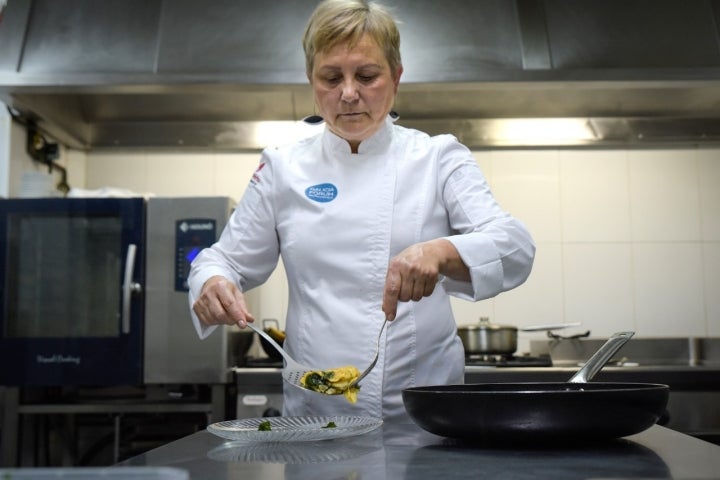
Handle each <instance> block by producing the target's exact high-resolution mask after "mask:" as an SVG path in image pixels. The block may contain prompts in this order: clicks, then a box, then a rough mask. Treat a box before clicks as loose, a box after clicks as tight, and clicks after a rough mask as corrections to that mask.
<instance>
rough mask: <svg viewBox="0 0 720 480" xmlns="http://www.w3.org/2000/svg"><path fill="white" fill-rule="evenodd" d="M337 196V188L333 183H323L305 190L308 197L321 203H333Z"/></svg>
mask: <svg viewBox="0 0 720 480" xmlns="http://www.w3.org/2000/svg"><path fill="white" fill-rule="evenodd" d="M337 194H338V190H337V187H336V186H335V185H333V184H332V183H321V184H319V185H313V186H312V187H308V188H306V189H305V196H306V197H308V198H309V199H310V200H314V201H316V202H320V203H327V202H332V201H333V200H335V197H337Z"/></svg>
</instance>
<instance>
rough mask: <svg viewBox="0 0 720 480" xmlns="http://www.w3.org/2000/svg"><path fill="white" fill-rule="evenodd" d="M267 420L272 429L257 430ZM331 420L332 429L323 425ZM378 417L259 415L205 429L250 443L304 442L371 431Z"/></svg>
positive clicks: (379, 422) (377, 424)
mask: <svg viewBox="0 0 720 480" xmlns="http://www.w3.org/2000/svg"><path fill="white" fill-rule="evenodd" d="M265 421H269V422H270V426H271V428H272V430H270V431H260V430H258V427H259V426H260V423H262V422H265ZM329 422H335V425H336V427H335V428H323V427H325V426H326V425H327V424H328V423H329ZM382 423H383V422H382V420H381V419H379V418H372V417H353V416H330V417H321V416H315V417H262V418H243V419H240V420H228V421H225V422H218V423H213V424H212V425H209V426H208V427H207V430H208V431H209V432H210V433H212V434H214V435H217V436H218V437H223V438H229V439H230V440H246V441H250V442H307V441H311V440H329V439H331V438H343V437H351V436H354V435H362V434H363V433H367V432H370V431H372V430H375V429H376V428H378V427H379V426H380V425H382Z"/></svg>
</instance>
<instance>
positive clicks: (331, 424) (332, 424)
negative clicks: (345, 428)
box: [322, 422, 337, 428]
mask: <svg viewBox="0 0 720 480" xmlns="http://www.w3.org/2000/svg"><path fill="white" fill-rule="evenodd" d="M322 428H337V425H335V422H328V424H327V425H325V426H324V427H322Z"/></svg>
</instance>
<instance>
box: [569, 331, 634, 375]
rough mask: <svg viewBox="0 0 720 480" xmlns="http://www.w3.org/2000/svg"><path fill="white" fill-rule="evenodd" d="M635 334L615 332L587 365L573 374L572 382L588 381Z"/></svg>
mask: <svg viewBox="0 0 720 480" xmlns="http://www.w3.org/2000/svg"><path fill="white" fill-rule="evenodd" d="M633 335H635V332H618V333H615V334H613V335H612V336H611V337H610V338H609V339H608V341H607V342H605V344H604V345H603V346H602V347H600V350H598V351H597V352H595V354H594V355H593V356H592V357H590V359H589V360H588V361H587V362H586V363H585V365H584V366H583V367H582V368H581V369H580V370H578V372H577V373H576V374H575V375H573V376H572V378H571V379H570V380H568V382H570V383H587V382H589V381H590V380H592V378H593V377H594V376H595V374H597V373H598V372H599V371H600V370H601V369H602V368H603V367H604V366H605V364H606V363H607V362H609V361H610V359H611V358H612V356H613V355H615V353H616V352H617V351H618V350H620V348H621V347H622V346H623V345H625V342H627V341H628V340H630V338H631V337H632V336H633Z"/></svg>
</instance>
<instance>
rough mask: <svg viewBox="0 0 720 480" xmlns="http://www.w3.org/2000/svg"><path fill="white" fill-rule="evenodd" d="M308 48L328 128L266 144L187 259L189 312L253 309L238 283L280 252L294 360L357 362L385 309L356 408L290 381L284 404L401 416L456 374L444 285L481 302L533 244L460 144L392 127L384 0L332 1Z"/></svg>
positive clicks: (521, 270) (199, 323)
mask: <svg viewBox="0 0 720 480" xmlns="http://www.w3.org/2000/svg"><path fill="white" fill-rule="evenodd" d="M303 46H304V49H305V55H306V68H307V76H308V79H309V81H310V84H311V85H312V88H313V91H314V96H315V102H316V106H317V109H318V113H319V114H320V115H321V116H322V117H323V119H324V121H325V128H324V131H323V132H322V133H320V134H318V135H316V136H314V137H311V138H308V139H306V140H302V141H299V142H297V143H295V144H293V145H290V146H288V147H283V148H278V149H266V150H265V151H264V152H263V153H262V157H261V159H260V164H259V166H258V168H257V171H256V172H255V173H254V175H253V176H252V179H251V180H250V184H249V186H248V188H247V190H246V192H245V194H244V196H243V198H242V200H241V201H240V203H239V204H238V206H237V208H236V209H235V211H234V213H233V215H232V218H231V219H230V221H229V223H228V225H227V227H226V228H225V230H224V232H223V233H222V235H221V237H220V239H219V240H218V242H217V243H216V244H215V245H213V246H212V247H211V248H208V249H205V250H204V251H203V252H202V253H201V254H200V255H199V256H198V257H197V258H196V260H195V261H194V262H193V265H192V271H191V273H190V278H189V282H190V288H191V290H190V304H191V305H192V311H193V321H194V323H195V326H196V328H197V330H198V333H199V335H200V336H201V337H205V336H207V335H209V334H210V333H211V332H212V330H213V328H214V325H217V324H228V325H233V324H238V325H239V326H240V327H244V326H245V323H246V322H252V321H254V318H253V316H252V315H251V314H250V312H249V310H248V306H247V304H246V302H245V299H244V296H243V292H246V291H248V290H249V289H251V288H253V287H256V286H258V285H260V284H262V283H263V282H265V281H266V280H267V278H268V277H269V276H270V274H271V273H272V271H273V269H274V268H275V267H276V265H277V262H278V256H279V255H282V258H283V263H284V265H285V269H286V272H287V280H288V286H289V304H288V313H287V318H286V334H287V338H286V341H285V347H286V349H287V351H288V353H289V354H290V355H291V356H292V357H293V358H295V360H297V361H298V362H299V363H301V364H304V365H308V366H310V367H312V368H317V369H328V368H334V367H340V366H344V365H354V366H356V367H357V368H358V369H360V371H362V370H364V369H365V368H366V366H367V365H368V364H369V362H370V360H371V359H372V357H373V354H374V353H375V349H376V345H377V335H378V333H379V331H380V327H381V324H382V322H383V320H384V319H385V318H387V319H389V320H394V321H393V322H392V323H390V324H389V326H388V328H387V329H386V331H385V333H384V334H383V339H382V348H381V352H380V359H379V361H378V363H377V366H376V367H375V369H374V370H373V371H372V372H371V373H370V375H368V376H367V377H366V378H365V379H364V380H363V381H362V383H361V387H362V388H361V389H360V392H359V394H358V401H357V403H356V404H351V403H349V402H347V401H346V400H345V399H344V398H343V396H341V395H338V396H326V395H321V394H318V393H315V392H311V391H305V390H302V389H299V388H295V387H290V386H286V388H285V395H284V414H285V415H329V414H332V415H338V414H352V415H367V416H374V417H382V418H384V419H385V420H402V419H403V418H406V417H405V416H406V413H405V410H404V407H403V403H402V398H401V391H402V389H403V388H406V387H410V386H414V385H427V384H450V383H463V369H464V352H463V346H462V344H461V342H460V340H459V338H458V336H457V334H456V324H455V320H454V318H453V314H452V310H451V307H450V300H449V297H448V295H455V296H457V297H460V298H464V299H467V300H481V299H486V298H489V297H492V296H494V295H497V294H498V293H500V292H503V291H505V290H509V289H511V288H514V287H516V286H518V285H520V284H521V283H522V282H524V281H525V279H526V278H527V277H528V275H529V274H530V269H531V267H532V262H533V257H534V252H535V246H534V243H533V241H532V239H531V237H530V235H529V233H528V232H527V230H526V229H525V227H524V226H523V225H522V224H521V223H520V222H519V221H517V220H516V219H514V218H513V217H511V216H510V215H509V214H508V213H506V212H504V211H503V210H501V209H500V207H499V206H498V204H497V203H496V202H495V200H494V199H493V196H492V194H491V192H490V189H489V188H488V185H487V182H486V181H485V178H484V176H483V174H482V172H481V171H480V169H479V168H478V166H477V164H476V162H475V160H474V158H473V156H472V154H471V152H470V151H469V150H468V149H467V148H466V147H465V146H463V145H461V144H460V143H459V142H458V141H457V140H456V139H455V138H454V137H452V136H450V135H440V136H437V137H430V136H428V135H426V134H424V133H422V132H419V131H416V130H411V129H407V128H403V127H400V126H397V125H393V122H392V118H391V117H390V116H389V112H390V109H391V107H392V105H393V101H394V99H395V95H396V93H397V89H398V83H399V81H400V76H401V74H402V72H403V67H402V64H401V61H400V37H399V33H398V30H397V26H396V24H395V22H394V20H393V19H392V17H391V16H390V15H389V14H388V13H387V11H386V10H385V9H383V8H382V7H381V6H379V5H377V4H375V3H368V2H366V1H363V0H325V1H323V2H321V3H320V4H319V5H318V7H317V8H316V10H315V11H314V13H313V14H312V17H311V18H310V21H309V23H308V25H307V28H306V31H305V36H304V40H303Z"/></svg>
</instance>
